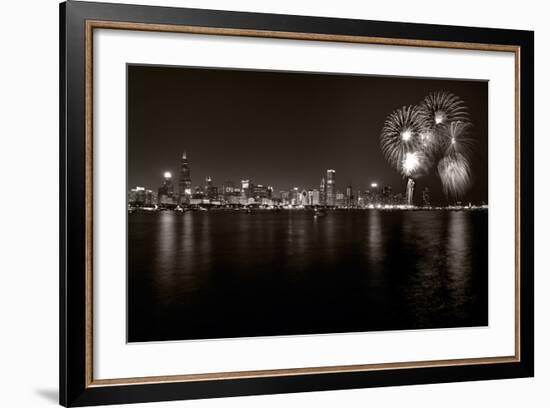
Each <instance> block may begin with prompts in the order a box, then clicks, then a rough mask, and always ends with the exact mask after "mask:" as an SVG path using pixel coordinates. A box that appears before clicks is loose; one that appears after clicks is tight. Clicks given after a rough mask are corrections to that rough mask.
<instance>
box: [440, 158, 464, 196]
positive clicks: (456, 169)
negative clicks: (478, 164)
mask: <svg viewBox="0 0 550 408" xmlns="http://www.w3.org/2000/svg"><path fill="white" fill-rule="evenodd" d="M437 171H438V172H439V177H440V178H441V185H442V186H443V192H444V193H445V195H446V196H447V197H448V198H458V197H460V196H462V195H463V194H464V192H465V191H466V190H467V188H468V187H469V186H470V182H471V173H470V162H469V161H468V159H467V158H466V157H465V156H464V155H463V154H461V153H453V154H452V155H447V156H445V157H443V158H442V159H441V160H440V161H439V164H438V165H437Z"/></svg>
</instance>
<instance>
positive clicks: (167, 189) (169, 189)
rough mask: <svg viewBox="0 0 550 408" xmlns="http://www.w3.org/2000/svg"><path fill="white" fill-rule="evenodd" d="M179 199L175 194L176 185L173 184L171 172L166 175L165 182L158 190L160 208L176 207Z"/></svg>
mask: <svg viewBox="0 0 550 408" xmlns="http://www.w3.org/2000/svg"><path fill="white" fill-rule="evenodd" d="M177 204H178V203H177V199H176V196H175V194H174V183H173V182H172V173H170V172H169V171H167V172H165V173H164V181H163V183H162V186H160V187H159V190H158V205H159V207H165V208H167V207H175V206H176V205H177Z"/></svg>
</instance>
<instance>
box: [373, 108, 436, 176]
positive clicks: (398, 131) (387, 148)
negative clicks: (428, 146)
mask: <svg viewBox="0 0 550 408" xmlns="http://www.w3.org/2000/svg"><path fill="white" fill-rule="evenodd" d="M423 129H424V126H423V122H422V118H421V116H420V111H419V109H418V107H416V106H403V107H401V108H399V109H397V110H395V111H394V112H393V113H391V114H390V115H389V116H388V117H387V118H386V121H385V122H384V127H383V128H382V133H381V134H380V147H381V149H382V153H383V154H384V157H385V158H386V160H387V161H388V162H389V163H390V164H391V165H392V166H394V167H395V168H396V169H397V170H398V171H400V172H401V174H403V176H408V177H410V176H413V175H419V174H421V173H423V172H424V169H425V167H426V165H427V157H426V155H425V154H423V153H422V137H421V135H422V131H423Z"/></svg>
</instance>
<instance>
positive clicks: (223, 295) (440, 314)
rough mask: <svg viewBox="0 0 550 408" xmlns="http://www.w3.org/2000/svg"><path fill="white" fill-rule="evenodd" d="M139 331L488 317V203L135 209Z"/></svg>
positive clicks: (209, 332) (401, 324) (161, 335)
mask: <svg viewBox="0 0 550 408" xmlns="http://www.w3.org/2000/svg"><path fill="white" fill-rule="evenodd" d="M128 221H129V239H128V248H129V267H128V278H129V281H128V293H129V299H128V300H129V302H128V316H129V340H130V341H146V340H162V339H186V338H212V337H235V336H254V335H271V334H298V333H327V332H342V331H366V330H385V329H411V328H434V327H456V326H474V325H486V324H487V213H486V212H475V213H474V212H447V211H429V212H424V211H415V212H404V211H396V212H388V211H378V210H372V211H329V212H327V214H326V215H325V216H323V217H318V218H315V217H313V213H312V212H310V211H295V212H287V211H282V212H260V211H259V212H252V213H249V214H247V213H244V212H243V213H234V212H223V211H210V212H186V213H183V214H178V213H173V212H160V213H151V214H149V213H147V214H139V213H138V214H131V215H129V220H128Z"/></svg>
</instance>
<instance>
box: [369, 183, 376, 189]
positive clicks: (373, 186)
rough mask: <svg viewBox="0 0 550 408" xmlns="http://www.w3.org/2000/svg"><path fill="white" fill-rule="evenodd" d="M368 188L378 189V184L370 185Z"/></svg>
mask: <svg viewBox="0 0 550 408" xmlns="http://www.w3.org/2000/svg"><path fill="white" fill-rule="evenodd" d="M370 186H371V187H372V188H376V187H378V183H371V185H370Z"/></svg>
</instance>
